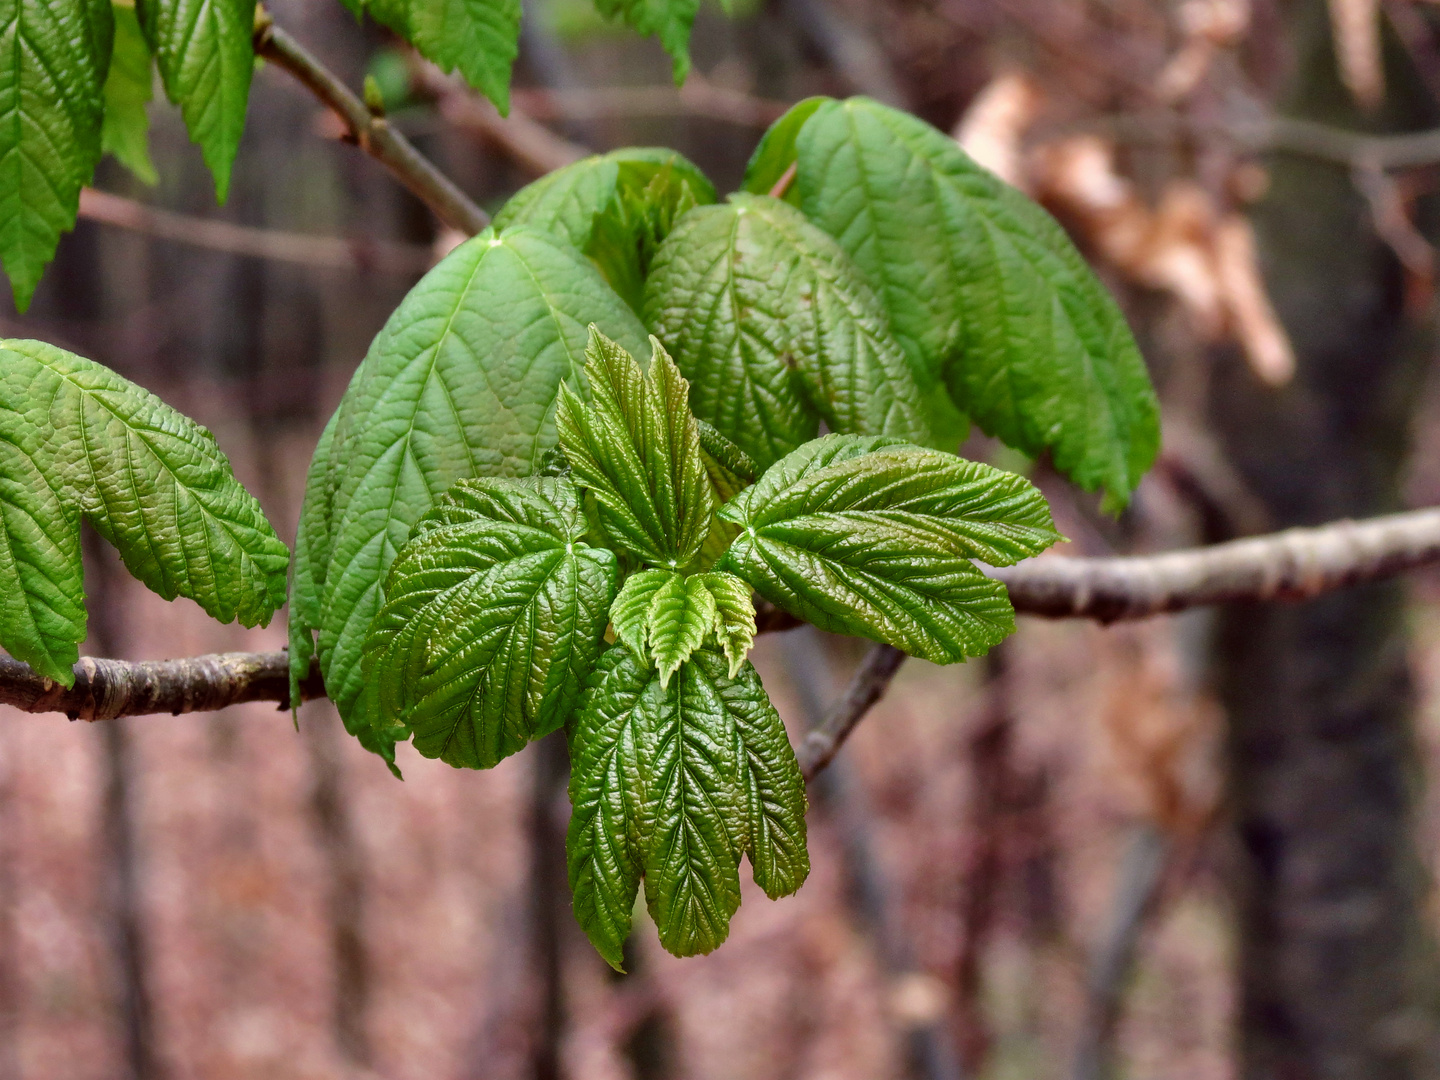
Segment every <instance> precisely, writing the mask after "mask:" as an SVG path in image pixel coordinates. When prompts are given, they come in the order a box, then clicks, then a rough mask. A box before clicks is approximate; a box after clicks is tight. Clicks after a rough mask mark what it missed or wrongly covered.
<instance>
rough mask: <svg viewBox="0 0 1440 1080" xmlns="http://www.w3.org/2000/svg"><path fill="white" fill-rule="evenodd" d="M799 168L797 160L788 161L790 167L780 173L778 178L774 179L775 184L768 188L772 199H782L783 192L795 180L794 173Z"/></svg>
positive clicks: (788, 188) (787, 189)
mask: <svg viewBox="0 0 1440 1080" xmlns="http://www.w3.org/2000/svg"><path fill="white" fill-rule="evenodd" d="M799 169H800V162H799V161H792V162H790V167H789V168H788V169H786V170H785V171H784V172H783V173H781V174H780V179H779V180H776V181H775V186H774V187H772V188H771V189H770V197H771V198H772V199H783V198H784V197H785V193H786V192H787V191H789V190H790V185H791V184H793V183H794V182H795V174H796V173H797V172H798V171H799Z"/></svg>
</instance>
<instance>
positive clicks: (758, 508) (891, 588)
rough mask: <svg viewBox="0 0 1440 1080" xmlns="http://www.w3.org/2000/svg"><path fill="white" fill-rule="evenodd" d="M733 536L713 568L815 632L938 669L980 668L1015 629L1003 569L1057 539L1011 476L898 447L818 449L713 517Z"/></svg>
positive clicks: (787, 461)
mask: <svg viewBox="0 0 1440 1080" xmlns="http://www.w3.org/2000/svg"><path fill="white" fill-rule="evenodd" d="M720 516H721V517H723V518H725V519H726V520H727V521H731V522H734V523H735V524H736V525H738V526H739V527H740V529H741V533H740V535H739V536H738V537H737V538H736V540H735V542H734V543H733V544H732V545H731V546H730V550H729V551H728V552H726V554H725V556H724V558H722V559H721V560H720V562H719V564H718V569H721V570H728V571H730V572H732V573H734V574H737V575H739V576H740V577H742V578H744V579H745V580H746V581H748V582H749V583H750V584H751V585H752V586H754V588H755V591H756V592H758V593H759V594H760V595H761V596H763V597H765V599H767V600H769V601H770V602H771V603H772V604H774V605H776V606H777V607H779V608H783V609H784V610H786V611H788V612H790V613H791V614H793V615H797V616H799V617H800V618H802V619H806V620H808V621H809V622H812V623H814V624H815V625H816V626H819V627H820V628H822V629H824V630H831V631H834V632H836V633H842V634H856V635H859V636H862V637H869V638H873V639H875V640H877V641H885V642H889V643H890V644H891V645H894V646H896V647H897V648H900V649H904V650H905V651H906V652H908V653H910V654H911V655H914V656H921V657H924V658H925V659H926V660H931V661H933V662H935V663H937V664H948V663H954V662H955V661H957V660H962V659H964V658H965V657H967V656H979V655H982V654H983V653H985V652H986V651H987V650H988V649H989V648H990V647H991V646H992V645H996V644H998V643H999V642H1000V641H1002V640H1004V638H1005V637H1006V636H1007V635H1008V634H1009V633H1010V632H1011V631H1012V630H1014V628H1015V615H1014V612H1013V611H1012V610H1011V607H1010V600H1009V598H1008V597H1007V596H1006V593H1005V588H1004V586H1003V585H1001V584H1000V583H999V582H997V581H992V580H991V579H989V578H987V577H986V576H985V575H984V574H982V573H981V572H980V570H979V569H978V568H977V567H976V566H975V565H974V563H973V562H972V561H971V560H972V559H979V560H980V561H982V562H986V563H989V564H990V565H992V566H1009V565H1011V564H1013V563H1015V562H1018V561H1019V560H1021V559H1024V558H1027V557H1029V556H1031V555H1037V554H1039V553H1040V552H1041V551H1044V550H1045V549H1046V548H1047V547H1049V546H1050V545H1051V544H1053V543H1054V542H1055V541H1056V540H1058V539H1060V535H1059V534H1058V533H1057V532H1055V529H1054V527H1053V525H1052V524H1051V521H1050V511H1049V509H1048V507H1046V505H1045V500H1044V499H1043V498H1042V497H1041V495H1040V493H1039V492H1038V491H1036V490H1035V488H1034V487H1033V486H1031V484H1030V483H1029V482H1028V481H1026V480H1024V479H1022V478H1021V477H1019V476H1016V475H1014V474H1013V473H1006V472H1001V471H1000V470H998V469H993V468H991V467H990V466H988V465H980V464H978V463H976V462H973V461H966V460H964V459H963V458H958V457H955V456H953V455H950V454H943V453H939V452H938V451H934V450H927V449H924V448H922V447H918V446H907V445H905V444H902V443H898V442H896V441H895V440H889V439H875V438H858V437H856V436H853V435H827V436H825V437H824V438H822V439H816V440H815V441H814V442H812V443H809V444H807V445H806V446H804V447H802V448H801V449H799V450H797V451H796V452H795V453H793V454H791V455H790V456H789V457H786V458H784V459H783V460H781V461H779V462H777V463H776V464H775V465H774V466H772V467H771V468H770V469H769V470H768V471H767V472H766V473H765V475H764V476H762V477H761V478H760V480H759V482H758V483H756V484H755V486H754V487H751V488H747V489H746V490H745V491H743V492H741V493H740V495H738V496H737V497H736V498H735V499H734V500H732V501H731V502H729V503H727V504H726V505H725V506H724V507H722V508H721V511H720Z"/></svg>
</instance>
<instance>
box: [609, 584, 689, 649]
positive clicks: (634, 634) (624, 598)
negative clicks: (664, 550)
mask: <svg viewBox="0 0 1440 1080" xmlns="http://www.w3.org/2000/svg"><path fill="white" fill-rule="evenodd" d="M679 576H680V574H679V572H678V571H675V570H641V571H640V572H639V573H635V574H631V575H630V576H629V577H628V578H626V579H625V584H624V585H623V586H621V588H620V595H618V596H617V597H615V603H614V604H612V605H611V606H610V623H611V625H612V626H614V627H615V636H616V637H617V638H619V639H620V640H621V641H623V642H624V643H625V644H626V645H628V646H629V647H630V651H631V652H633V653H634V654H635V655H636V656H637V657H639V658H640V659H641V660H647V659H648V658H649V656H650V653H649V651H648V650H647V649H646V647H645V643H646V641H647V640H648V639H649V636H650V602H651V601H652V600H654V599H655V594H656V593H657V592H659V591H660V590H661V589H663V588H665V587H666V586H667V585H669V584H670V582H671V581H673V580H675V579H676V578H678V577H679Z"/></svg>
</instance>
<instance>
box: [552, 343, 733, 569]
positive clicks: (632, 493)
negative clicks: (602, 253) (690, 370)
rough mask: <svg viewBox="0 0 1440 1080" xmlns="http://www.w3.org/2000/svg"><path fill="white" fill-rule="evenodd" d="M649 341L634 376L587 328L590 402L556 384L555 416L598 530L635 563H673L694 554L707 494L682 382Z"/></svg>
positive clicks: (628, 359) (707, 509)
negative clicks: (595, 507) (643, 364)
mask: <svg viewBox="0 0 1440 1080" xmlns="http://www.w3.org/2000/svg"><path fill="white" fill-rule="evenodd" d="M650 344H651V348H652V350H653V355H652V358H651V361H650V370H649V371H648V372H647V373H646V374H645V375H641V374H640V365H639V364H638V363H636V361H635V358H634V357H633V356H631V355H630V354H629V353H628V352H627V351H626V350H625V349H624V348H623V347H622V346H620V345H618V344H616V343H615V342H613V341H611V340H610V339H609V338H607V337H606V336H605V335H604V334H602V333H600V331H599V330H598V329H596V328H593V327H592V328H591V335H590V344H589V345H588V347H587V348H586V356H587V357H588V359H589V363H588V364H587V365H586V368H585V372H586V376H587V378H588V381H589V384H590V399H591V404H590V405H588V406H587V405H586V404H585V403H584V402H583V401H581V400H580V398H579V396H578V395H577V394H575V393H574V391H572V390H571V389H570V388H569V387H568V386H565V387H562V388H561V394H560V404H559V407H558V408H557V410H556V414H555V425H556V429H557V430H558V432H559V435H560V445H561V447H562V448H563V449H564V451H565V456H566V457H567V458H568V459H569V461H570V469H571V474H572V475H573V476H574V478H575V480H576V482H577V483H579V484H580V485H581V486H582V487H586V488H589V489H590V491H591V492H592V493H593V494H594V496H595V501H596V502H597V503H598V504H599V507H600V524H601V526H602V527H603V528H604V529H605V531H606V532H607V533H608V534H609V535H610V537H611V538H613V539H614V541H615V542H616V543H617V544H619V545H620V546H621V547H624V548H625V549H627V550H628V551H631V552H633V553H634V554H635V555H637V556H638V557H639V558H641V559H642V560H644V561H645V562H647V563H651V564H653V565H657V566H662V567H668V568H670V569H672V570H674V569H680V568H683V567H684V566H686V565H687V564H688V563H689V562H690V561H691V560H692V559H694V558H695V556H696V555H697V554H699V551H700V545H701V544H702V543H703V542H704V540H705V537H706V535H707V534H708V532H709V529H710V519H711V516H712V515H713V513H714V509H715V502H714V495H713V493H712V489H711V486H710V483H709V479H708V477H707V476H706V474H705V465H704V462H703V461H702V460H701V457H700V435H699V431H698V429H697V428H696V425H695V418H694V417H693V416H692V415H691V414H690V409H689V406H688V405H687V404H686V393H687V390H688V387H687V385H686V382H685V380H684V379H683V378H682V377H681V375H680V372H679V370H678V369H677V368H676V367H675V364H674V362H673V361H672V360H671V359H670V357H669V355H668V354H667V353H666V352H665V349H664V347H663V346H662V345H661V344H660V343H659V342H658V341H656V340H655V339H654V338H653V337H652V338H651V339H650Z"/></svg>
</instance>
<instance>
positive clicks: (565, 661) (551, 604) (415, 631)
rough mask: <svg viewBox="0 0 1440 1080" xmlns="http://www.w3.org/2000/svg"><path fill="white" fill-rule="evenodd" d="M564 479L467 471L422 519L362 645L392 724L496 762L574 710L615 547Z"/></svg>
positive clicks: (599, 626) (460, 762) (594, 652)
mask: <svg viewBox="0 0 1440 1080" xmlns="http://www.w3.org/2000/svg"><path fill="white" fill-rule="evenodd" d="M585 529H586V522H585V515H584V512H583V510H582V508H581V505H580V497H579V493H578V492H577V491H576V490H575V487H574V485H573V484H571V483H570V482H569V481H568V480H555V479H548V478H541V477H535V478H532V479H530V480H512V479H499V478H486V479H472V480H461V481H460V482H459V483H458V484H456V485H455V487H454V488H452V489H451V491H450V492H449V493H448V494H446V495H445V496H444V497H443V498H442V499H441V500H440V502H439V503H438V504H437V505H436V507H435V509H434V510H432V511H431V512H430V513H429V514H427V515H426V516H425V517H424V518H422V519H421V520H420V521H419V522H418V523H417V524H416V527H415V531H414V534H413V536H412V538H411V540H410V542H409V543H407V544H406V545H405V547H404V548H402V549H401V550H400V553H399V554H398V555H397V556H396V559H395V563H394V565H393V566H392V567H391V569H390V574H389V576H388V578H387V579H386V585H385V595H386V602H385V606H384V607H383V608H381V609H380V612H379V614H378V615H377V616H376V617H375V621H374V625H373V626H372V627H371V630H370V634H369V636H368V638H367V640H366V643H365V671H366V678H367V679H368V680H369V681H370V682H372V683H374V684H375V685H376V694H377V697H378V700H379V703H380V707H381V709H382V710H384V711H385V713H386V717H385V719H386V722H387V723H388V724H393V725H395V726H397V727H401V728H408V729H409V730H410V731H411V732H413V734H414V742H415V748H416V749H417V750H419V751H420V753H422V754H424V755H425V756H426V757H438V758H440V759H441V760H443V761H446V762H448V763H449V764H451V765H456V766H462V767H466V768H472V769H488V768H491V767H492V766H494V765H495V764H497V763H498V762H499V761H500V760H502V759H503V758H505V757H507V756H508V755H510V754H513V753H514V752H515V751H516V750H519V749H521V748H523V747H524V746H525V744H526V743H527V742H529V741H530V740H531V739H536V738H539V737H541V736H542V735H547V734H549V733H550V732H551V731H554V730H555V729H556V728H558V727H559V726H560V725H561V724H563V723H564V722H565V720H566V718H567V717H568V716H569V715H570V712H571V709H572V707H573V706H574V704H575V698H576V696H577V693H578V690H579V687H580V686H581V683H582V681H583V680H584V678H585V676H586V674H587V673H588V672H589V671H590V669H591V667H592V666H593V665H594V663H595V660H596V658H597V657H598V656H599V655H600V651H601V648H602V646H603V637H604V633H605V624H606V622H607V615H608V612H609V610H610V603H611V601H612V600H613V599H614V596H615V585H616V576H617V569H616V563H615V556H614V554H612V553H611V552H609V551H606V550H604V549H601V548H591V547H588V546H586V545H585V544H584V543H582V542H581V537H583V536H584V534H585Z"/></svg>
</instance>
